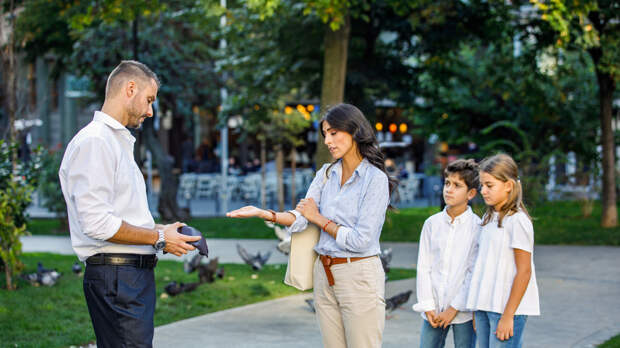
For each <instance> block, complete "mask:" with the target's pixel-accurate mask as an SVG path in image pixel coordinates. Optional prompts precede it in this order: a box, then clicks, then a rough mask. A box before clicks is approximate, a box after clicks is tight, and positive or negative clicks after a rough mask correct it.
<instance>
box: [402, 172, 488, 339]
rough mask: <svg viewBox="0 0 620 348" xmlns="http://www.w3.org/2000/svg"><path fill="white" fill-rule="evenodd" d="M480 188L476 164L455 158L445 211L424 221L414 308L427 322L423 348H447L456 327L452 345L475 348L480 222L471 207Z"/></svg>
mask: <svg viewBox="0 0 620 348" xmlns="http://www.w3.org/2000/svg"><path fill="white" fill-rule="evenodd" d="M478 186H479V179H478V165H477V164H476V162H475V161H474V160H456V161H454V162H452V163H450V164H449V165H448V166H447V167H446V170H445V181H444V187H443V197H444V200H445V202H446V208H445V209H444V210H443V211H442V212H440V213H437V214H434V215H433V216H431V217H429V218H428V219H426V221H425V222H424V226H423V227H422V233H421V235H420V250H419V253H418V264H417V268H418V275H417V280H416V287H417V297H418V302H417V303H416V304H415V305H414V306H413V310H415V311H417V312H421V314H422V318H424V321H423V323H422V332H421V334H420V347H421V348H443V347H444V345H445V339H446V336H447V335H448V330H449V329H450V327H452V331H453V333H454V346H455V347H456V348H471V347H473V346H474V344H475V340H476V335H475V333H474V328H473V325H472V319H473V316H472V313H471V312H469V311H467V309H466V306H465V300H466V298H467V292H468V288H469V279H470V277H471V271H472V269H473V266H474V261H475V257H476V251H477V241H478V235H479V233H480V218H479V217H478V216H477V215H476V214H474V213H473V212H472V210H471V208H470V207H469V206H468V202H469V201H470V200H471V199H473V198H474V197H475V196H476V192H477V187H478Z"/></svg>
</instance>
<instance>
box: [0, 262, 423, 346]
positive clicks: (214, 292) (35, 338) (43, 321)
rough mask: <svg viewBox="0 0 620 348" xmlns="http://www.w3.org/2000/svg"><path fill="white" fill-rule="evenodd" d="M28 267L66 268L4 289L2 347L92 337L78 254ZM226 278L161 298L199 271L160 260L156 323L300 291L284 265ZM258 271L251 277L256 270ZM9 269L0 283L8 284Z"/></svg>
mask: <svg viewBox="0 0 620 348" xmlns="http://www.w3.org/2000/svg"><path fill="white" fill-rule="evenodd" d="M22 260H23V262H24V264H25V265H26V269H25V272H34V271H35V270H36V264H37V261H42V262H43V265H44V266H45V267H46V268H56V269H58V270H59V271H60V272H62V273H63V276H62V277H61V278H60V280H59V282H58V283H57V284H56V285H55V286H53V287H50V288H48V287H33V286H31V285H30V284H28V283H27V282H25V281H23V280H21V279H20V280H18V281H17V283H18V286H19V289H18V290H16V291H12V292H9V291H6V290H4V289H0V337H1V339H0V346H2V347H5V346H11V347H13V346H19V347H67V346H70V345H78V344H84V343H88V342H93V341H94V340H95V335H94V332H93V329H92V325H91V323H90V317H89V315H88V309H87V308H86V302H85V300H84V293H83V291H82V278H81V277H79V276H76V275H75V274H73V273H71V265H72V264H73V262H74V261H76V260H77V258H76V257H75V256H65V255H55V254H48V253H27V254H24V255H23V257H22ZM223 267H224V269H225V270H226V275H225V277H224V279H222V280H219V279H218V280H217V281H216V282H215V283H213V284H203V285H201V286H200V287H199V288H198V289H197V290H196V291H194V292H192V293H187V294H182V295H180V296H177V297H169V298H161V297H160V295H161V294H162V293H163V289H164V286H165V285H166V284H167V283H168V282H170V281H172V280H176V281H181V282H186V283H187V282H194V281H196V280H197V279H198V276H197V274H196V273H193V274H186V273H184V272H183V267H182V264H181V263H179V262H175V261H161V262H159V263H158V265H157V268H156V271H155V278H156V282H157V296H158V298H157V309H156V312H155V325H156V326H158V325H163V324H167V323H170V322H174V321H177V320H181V319H186V318H190V317H194V316H198V315H202V314H206V313H211V312H215V311H219V310H223V309H227V308H233V307H238V306H242V305H246V304H250V303H255V302H260V301H265V300H269V299H274V298H278V297H283V296H287V295H292V294H297V293H300V292H299V291H298V290H296V289H294V288H291V287H289V286H286V285H284V284H283V283H282V279H283V278H284V272H285V269H286V268H285V266H284V265H273V266H271V265H270V266H267V267H265V268H264V269H263V270H261V271H260V272H253V271H252V270H251V269H250V268H249V267H248V266H245V265H233V264H225V265H223ZM253 274H256V275H258V278H257V279H252V275H253ZM389 275H390V279H391V280H397V279H403V278H412V277H414V276H415V271H414V270H404V269H392V270H391V271H390V273H389ZM4 284H5V279H4V272H2V274H1V275H0V285H1V286H4Z"/></svg>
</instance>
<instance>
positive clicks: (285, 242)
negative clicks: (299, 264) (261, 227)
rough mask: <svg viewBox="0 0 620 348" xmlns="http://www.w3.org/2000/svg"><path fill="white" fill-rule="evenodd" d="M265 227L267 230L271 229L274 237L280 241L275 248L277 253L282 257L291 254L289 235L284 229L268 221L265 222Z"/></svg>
mask: <svg viewBox="0 0 620 348" xmlns="http://www.w3.org/2000/svg"><path fill="white" fill-rule="evenodd" d="M265 225H267V227H269V228H273V230H274V232H275V233H276V237H278V239H279V240H280V242H279V243H278V246H277V247H276V248H277V249H278V251H279V252H281V253H282V254H284V255H288V254H289V253H290V252H291V235H290V234H288V233H287V232H286V229H284V228H282V227H280V226H278V225H276V224H274V223H273V222H270V221H265Z"/></svg>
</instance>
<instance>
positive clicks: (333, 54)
mask: <svg viewBox="0 0 620 348" xmlns="http://www.w3.org/2000/svg"><path fill="white" fill-rule="evenodd" d="M350 31H351V22H350V19H349V17H348V16H347V18H346V19H345V21H344V23H343V25H342V26H341V27H340V29H338V30H336V31H333V30H332V29H331V28H330V27H329V26H326V28H325V38H324V41H323V43H324V46H325V53H324V57H323V82H322V85H321V113H324V112H325V111H326V110H327V109H328V108H329V107H330V106H332V105H335V104H338V103H342V102H343V101H344V87H345V82H346V75H347V54H348V47H349V34H350ZM323 141H324V140H323V135H322V134H321V130H319V138H318V143H317V147H316V155H315V157H314V161H315V164H316V169H317V170H318V169H319V168H320V167H321V166H322V165H323V164H324V163H327V162H329V161H330V159H331V156H330V154H329V151H328V150H327V147H326V146H325V145H324V144H323Z"/></svg>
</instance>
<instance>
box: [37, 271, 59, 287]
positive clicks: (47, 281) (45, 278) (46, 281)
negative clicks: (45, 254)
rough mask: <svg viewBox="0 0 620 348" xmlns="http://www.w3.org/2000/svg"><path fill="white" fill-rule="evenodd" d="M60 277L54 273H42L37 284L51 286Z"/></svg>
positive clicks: (57, 273)
mask: <svg viewBox="0 0 620 348" xmlns="http://www.w3.org/2000/svg"><path fill="white" fill-rule="evenodd" d="M60 275H61V274H60V273H59V272H56V271H50V272H45V273H42V274H41V275H40V277H39V283H41V284H43V285H45V286H53V285H54V284H56V282H57V281H58V278H60Z"/></svg>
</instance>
